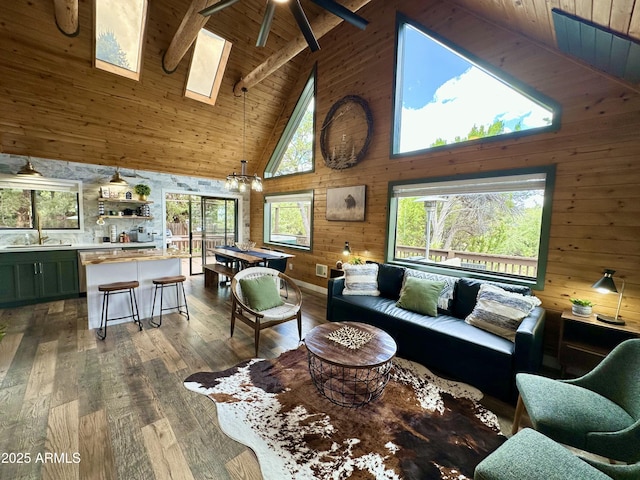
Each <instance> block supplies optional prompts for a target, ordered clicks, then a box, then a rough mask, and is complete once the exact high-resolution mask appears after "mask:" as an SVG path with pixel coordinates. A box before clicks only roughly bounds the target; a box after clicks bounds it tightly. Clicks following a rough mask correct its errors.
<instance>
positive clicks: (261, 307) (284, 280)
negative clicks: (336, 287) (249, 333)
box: [231, 267, 302, 357]
mask: <svg viewBox="0 0 640 480" xmlns="http://www.w3.org/2000/svg"><path fill="white" fill-rule="evenodd" d="M285 292H286V293H285ZM231 293H232V298H231V336H233V330H234V328H235V322H236V320H240V321H241V322H243V323H245V324H247V325H249V326H250V327H251V328H253V330H254V336H255V354H256V357H257V356H258V346H259V343H260V331H261V330H263V329H265V328H269V327H272V326H274V325H278V324H280V323H284V322H288V321H290V320H297V322H298V340H302V311H301V307H302V293H301V292H300V288H299V287H298V286H297V285H296V284H295V283H293V280H292V279H291V278H290V277H288V276H287V275H285V274H284V273H282V272H279V271H278V270H275V269H273V268H267V267H250V268H245V269H244V270H240V271H239V272H238V273H236V274H235V276H234V277H233V280H232V281H231Z"/></svg>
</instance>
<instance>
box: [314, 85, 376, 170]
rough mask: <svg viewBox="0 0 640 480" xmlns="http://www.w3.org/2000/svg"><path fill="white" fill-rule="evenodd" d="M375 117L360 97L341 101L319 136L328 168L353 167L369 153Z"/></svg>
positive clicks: (353, 96) (336, 105) (327, 117)
mask: <svg viewBox="0 0 640 480" xmlns="http://www.w3.org/2000/svg"><path fill="white" fill-rule="evenodd" d="M372 134H373V117H372V115H371V110H370V109H369V105H368V104H367V101H366V100H365V99H364V98H362V97H359V96H357V95H347V96H346V97H343V98H341V99H340V100H338V101H337V102H336V103H334V104H333V106H332V107H331V108H330V109H329V112H327V116H326V117H325V119H324V122H323V123H322V130H321V132H320V149H321V150H322V157H323V158H324V163H325V165H326V166H327V167H329V168H333V169H334V170H343V169H345V168H349V167H353V166H354V165H355V164H357V163H358V162H359V161H360V160H362V159H363V158H364V156H365V154H366V153H367V149H368V148H369V143H371V136H372Z"/></svg>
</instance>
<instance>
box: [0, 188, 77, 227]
mask: <svg viewBox="0 0 640 480" xmlns="http://www.w3.org/2000/svg"><path fill="white" fill-rule="evenodd" d="M0 188H7V189H22V190H31V192H32V198H33V192H34V191H37V190H47V191H56V192H68V193H75V194H76V200H77V202H78V228H44V229H43V230H46V231H47V232H52V233H55V232H67V233H68V232H76V233H83V232H84V208H83V204H84V202H83V188H82V181H80V180H62V179H54V178H45V177H24V178H21V177H17V176H15V175H0ZM31 208H32V213H35V214H36V215H37V214H38V212H37V210H36V204H35V203H32V205H31ZM34 218H35V217H34ZM36 229H37V225H36V224H35V220H34V225H33V226H32V227H30V228H1V227H0V231H2V232H5V233H10V232H16V233H21V232H25V231H29V230H36Z"/></svg>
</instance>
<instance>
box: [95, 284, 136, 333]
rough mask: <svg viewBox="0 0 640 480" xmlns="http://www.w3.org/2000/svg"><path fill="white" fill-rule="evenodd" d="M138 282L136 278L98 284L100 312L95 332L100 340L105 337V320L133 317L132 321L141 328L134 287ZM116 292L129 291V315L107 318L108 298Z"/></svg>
mask: <svg viewBox="0 0 640 480" xmlns="http://www.w3.org/2000/svg"><path fill="white" fill-rule="evenodd" d="M139 286H140V283H138V281H137V280H133V281H131V282H114V283H105V284H102V285H98V291H99V292H102V314H101V316H100V328H99V329H98V331H97V332H96V334H97V335H98V338H99V339H100V340H104V339H105V338H107V322H108V321H109V320H121V319H123V318H133V321H134V323H137V324H138V327H140V330H142V322H141V321H140V312H139V311H138V300H137V299H136V292H135V290H134V288H138V287H139ZM118 293H129V305H130V307H131V315H125V316H122V317H116V318H109V298H110V297H111V295H116V294H118ZM101 332H102V333H101Z"/></svg>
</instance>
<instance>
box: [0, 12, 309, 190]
mask: <svg viewBox="0 0 640 480" xmlns="http://www.w3.org/2000/svg"><path fill="white" fill-rule="evenodd" d="M53 3H54V2H52V1H50V0H49V1H42V2H40V1H38V2H33V1H29V0H11V1H8V2H3V5H2V8H0V72H1V73H0V86H1V92H2V93H1V94H0V112H1V114H0V152H2V153H12V154H19V155H32V156H36V157H41V158H52V159H57V160H67V161H73V162H80V163H90V164H99V165H112V166H120V167H127V168H132V169H141V170H151V171H161V172H166V173H178V174H181V175H189V176H198V177H208V178H224V177H226V175H228V174H230V173H231V172H232V171H233V170H236V171H239V169H240V160H241V158H242V126H243V123H242V122H243V110H242V108H243V104H242V98H241V97H235V96H234V94H233V86H234V84H235V83H236V82H237V81H238V80H240V78H241V77H242V76H243V75H246V74H247V73H249V72H250V71H251V70H253V69H254V68H255V67H257V66H258V65H260V64H261V63H262V62H263V61H264V60H265V59H266V58H268V57H269V56H270V55H271V54H272V53H274V52H275V51H277V50H278V49H280V48H282V47H283V45H285V44H286V42H287V41H288V39H289V38H290V31H291V30H293V31H296V32H297V27H295V26H291V25H290V24H291V23H293V20H292V19H290V18H288V17H289V16H290V15H289V16H287V15H283V14H279V15H277V16H276V18H275V19H274V23H273V28H272V31H271V34H270V36H269V44H268V46H267V48H263V49H257V48H255V38H256V37H257V35H258V28H259V25H260V22H261V20H262V13H261V11H262V9H263V8H264V2H263V1H262V0H243V1H242V2H239V3H238V4H237V5H234V6H233V7H231V8H230V9H227V10H224V11H222V12H220V13H218V14H216V15H213V16H211V18H210V19H209V21H208V23H207V27H208V28H210V29H211V30H212V31H214V32H215V33H217V34H218V35H221V36H222V37H224V38H225V39H227V40H228V41H230V42H231V43H232V48H231V54H230V57H229V62H228V65H227V70H226V72H225V75H224V77H223V82H222V86H221V89H220V95H219V97H218V101H217V102H216V105H215V106H211V105H207V104H204V103H201V102H198V101H195V100H191V99H187V98H184V96H183V91H184V86H185V79H186V75H187V72H188V67H189V62H190V58H191V53H192V51H193V48H192V49H191V50H190V51H189V52H187V54H186V55H185V57H184V58H183V59H182V61H181V62H180V64H179V65H178V68H177V69H176V71H175V72H174V73H172V74H170V75H169V74H166V73H165V72H164V71H163V69H162V54H163V53H164V51H165V50H166V49H167V48H168V46H169V43H170V41H171V39H172V38H173V35H174V34H175V32H176V30H177V29H178V26H179V25H180V21H181V20H182V18H183V16H184V15H185V13H186V12H187V9H188V7H189V4H190V3H191V2H190V0H162V1H154V0H151V1H150V2H149V8H148V18H147V28H146V34H145V39H144V47H143V60H142V71H141V77H140V81H139V82H136V81H134V80H129V79H127V78H123V77H121V76H118V75H115V74H111V73H108V72H105V71H103V70H98V69H96V68H93V67H92V55H93V54H92V52H93V47H92V45H93V12H92V9H93V3H94V2H93V1H92V0H80V3H79V21H80V33H79V35H78V36H76V37H73V38H69V37H66V36H65V35H63V34H62V33H61V32H60V31H59V30H58V29H57V27H56V24H55V21H54V12H53V7H54V6H53ZM285 13H288V12H285ZM304 56H305V55H300V56H299V57H298V58H296V59H294V60H293V61H292V62H290V63H288V64H287V65H286V66H284V67H283V68H281V69H279V70H278V71H277V72H276V73H274V74H273V75H271V76H270V77H269V78H268V79H267V80H265V81H264V82H263V83H261V84H259V85H257V86H256V87H254V88H252V89H251V91H250V92H249V93H248V94H247V99H246V100H247V139H246V158H248V159H249V160H250V162H249V170H255V167H256V164H255V163H254V162H253V161H252V159H257V158H259V156H260V154H261V153H262V149H263V146H264V143H265V142H266V139H267V138H269V135H271V133H272V129H273V124H274V122H275V121H276V119H277V118H278V115H280V113H281V111H282V109H283V106H284V104H285V100H286V98H287V97H288V95H289V92H290V90H291V88H292V86H293V84H294V82H295V79H296V77H297V73H298V69H299V66H300V62H301V61H302V59H303V58H304ZM251 173H253V171H251Z"/></svg>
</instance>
